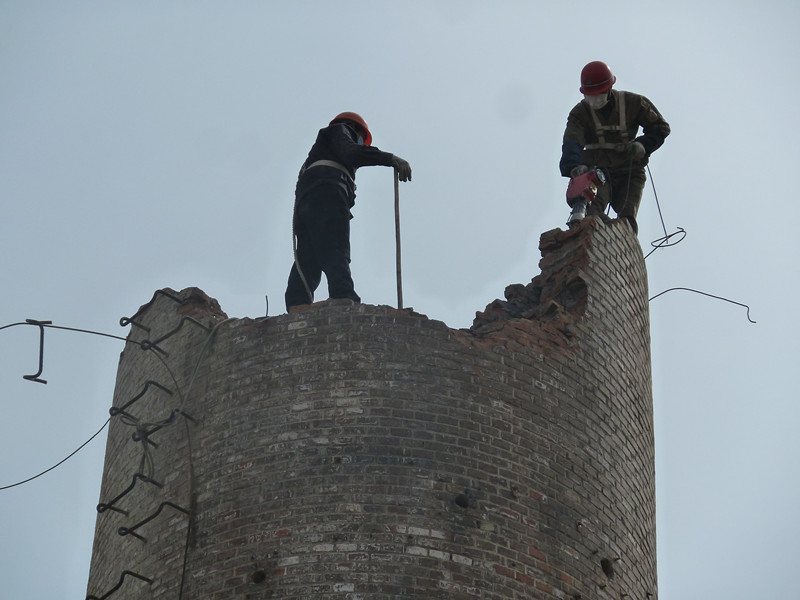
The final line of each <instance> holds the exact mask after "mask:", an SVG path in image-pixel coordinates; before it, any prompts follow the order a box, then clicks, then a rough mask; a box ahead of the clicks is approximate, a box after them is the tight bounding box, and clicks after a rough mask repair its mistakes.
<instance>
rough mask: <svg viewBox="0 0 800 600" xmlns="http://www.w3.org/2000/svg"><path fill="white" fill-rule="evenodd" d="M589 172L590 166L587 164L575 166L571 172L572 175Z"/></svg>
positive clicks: (576, 175)
mask: <svg viewBox="0 0 800 600" xmlns="http://www.w3.org/2000/svg"><path fill="white" fill-rule="evenodd" d="M588 172H589V167H587V166H586V165H578V166H577V167H573V168H572V170H571V171H570V172H569V176H570V177H578V176H579V175H583V174H584V173H588Z"/></svg>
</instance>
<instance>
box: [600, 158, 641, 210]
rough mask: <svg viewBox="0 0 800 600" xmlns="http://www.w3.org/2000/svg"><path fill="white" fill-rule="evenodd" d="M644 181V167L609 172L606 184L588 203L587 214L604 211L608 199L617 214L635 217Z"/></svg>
mask: <svg viewBox="0 0 800 600" xmlns="http://www.w3.org/2000/svg"><path fill="white" fill-rule="evenodd" d="M646 181H647V178H646V176H645V174H644V169H643V168H641V167H639V168H636V167H634V168H633V169H630V170H625V171H621V172H614V173H611V176H610V177H609V178H608V181H607V182H606V184H605V185H604V186H603V187H601V188H600V190H599V191H598V193H597V198H595V199H594V200H593V201H592V203H591V204H590V205H589V210H588V211H587V214H595V215H596V214H600V213H603V212H605V210H606V207H607V206H608V203H609V201H610V202H611V208H613V209H614V212H616V213H617V216H619V217H629V218H632V219H636V215H637V214H638V212H639V204H641V202H642V192H644V184H645V182H646Z"/></svg>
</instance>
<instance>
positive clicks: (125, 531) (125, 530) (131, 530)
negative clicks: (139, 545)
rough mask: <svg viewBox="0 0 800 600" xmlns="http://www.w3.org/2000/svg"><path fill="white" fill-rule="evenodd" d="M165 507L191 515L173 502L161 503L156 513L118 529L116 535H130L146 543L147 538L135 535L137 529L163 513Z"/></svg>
mask: <svg viewBox="0 0 800 600" xmlns="http://www.w3.org/2000/svg"><path fill="white" fill-rule="evenodd" d="M167 506H169V507H170V508H174V509H175V510H177V511H180V512H182V513H183V514H185V515H190V514H191V513H190V512H189V511H188V510H186V509H185V508H183V507H181V506H178V505H177V504H175V503H173V502H162V503H161V504H159V506H158V508H157V509H156V511H155V512H154V513H153V514H151V515H150V516H149V517H146V518H144V519H142V520H141V521H139V522H138V523H136V524H135V525H133V526H132V527H120V528H119V529H118V530H117V533H118V534H119V535H121V536H126V535H132V536H133V537H135V538H137V539H140V540H142V541H143V542H147V538H146V537H144V536H142V535H139V534H138V533H136V530H137V529H139V528H140V527H141V526H142V525H146V524H147V523H149V522H150V521H152V520H153V519H155V518H156V517H157V516H158V515H160V514H161V511H163V510H164V508H165V507H167Z"/></svg>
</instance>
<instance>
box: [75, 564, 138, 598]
mask: <svg viewBox="0 0 800 600" xmlns="http://www.w3.org/2000/svg"><path fill="white" fill-rule="evenodd" d="M126 575H130V576H131V577H136V578H137V579H141V580H142V581H146V582H147V583H150V584H152V583H153V580H152V579H150V578H149V577H145V576H144V575H139V574H138V573H134V572H133V571H123V572H122V575H120V576H119V583H117V585H115V586H114V587H113V588H111V589H110V590H108V591H107V592H106V593H105V594H103V595H102V596H93V595H91V594H90V595H88V596H86V600H106V598H108V597H109V596H110V595H111V594H113V593H114V592H116V591H117V590H118V589H119V588H121V587H122V583H123V582H124V581H125V576H126Z"/></svg>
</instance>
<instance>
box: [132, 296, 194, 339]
mask: <svg viewBox="0 0 800 600" xmlns="http://www.w3.org/2000/svg"><path fill="white" fill-rule="evenodd" d="M159 296H166V297H167V298H169V299H170V300H174V301H175V302H177V303H178V304H183V300H181V299H180V298H178V297H177V296H173V295H172V294H170V293H169V292H165V291H164V290H156V293H155V294H153V297H152V298H150V302H148V303H147V304H145V305H144V306H142V308H140V309H139V310H138V311H136V314H135V315H133V316H132V317H122V318H121V319H120V320H119V324H120V327H127V326H128V325H134V326H135V327H138V328H139V329H144V330H145V331H150V328H149V327H146V326H144V325H142V324H141V323H137V322H136V319H137V318H139V316H140V315H141V314H142V312H143V311H144V309H145V308H147V307H148V306H150V305H151V304H152V303H153V302H155V299H156V298H158V297H159Z"/></svg>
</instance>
